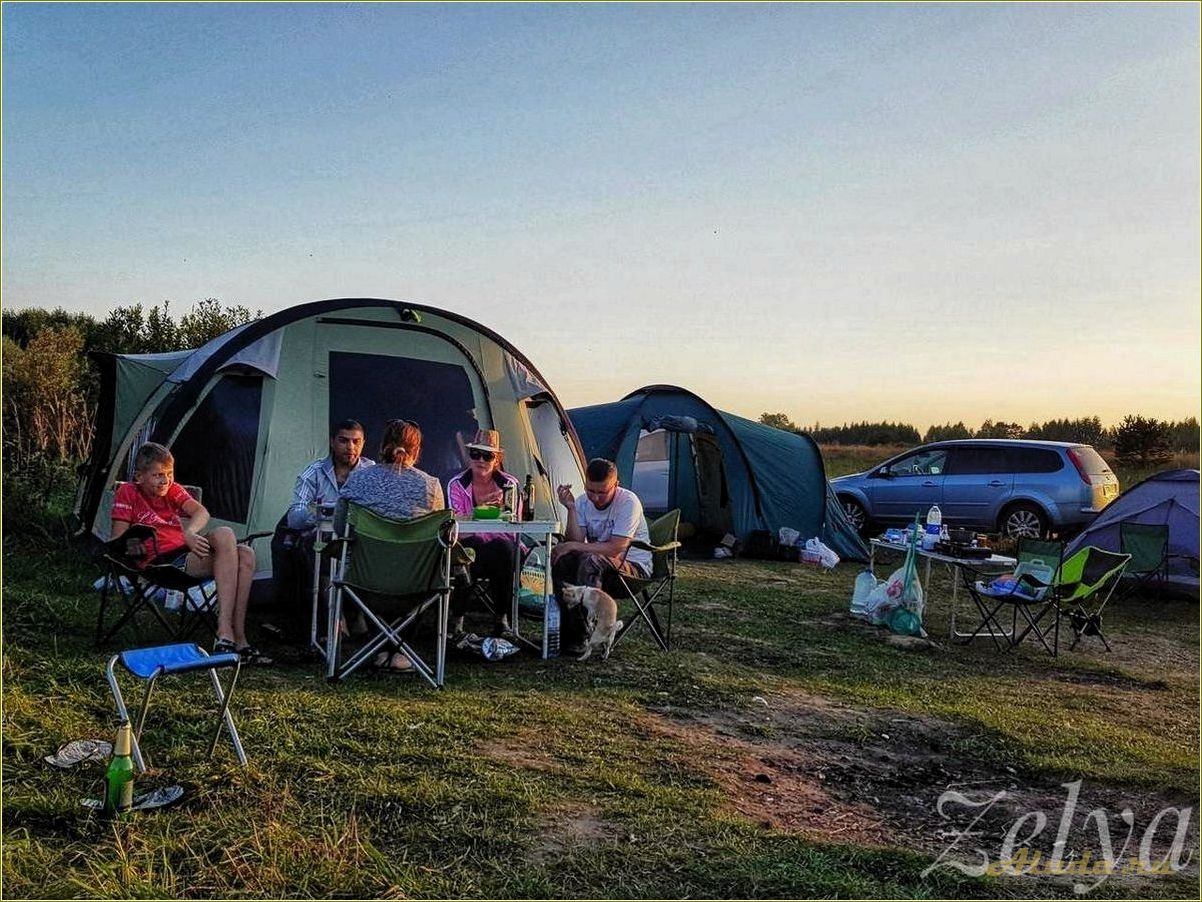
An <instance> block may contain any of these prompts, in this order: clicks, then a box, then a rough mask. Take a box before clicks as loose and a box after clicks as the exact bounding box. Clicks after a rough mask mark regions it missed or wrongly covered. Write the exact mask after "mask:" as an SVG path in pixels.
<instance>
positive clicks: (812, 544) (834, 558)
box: [805, 536, 839, 570]
mask: <svg viewBox="0 0 1202 902" xmlns="http://www.w3.org/2000/svg"><path fill="white" fill-rule="evenodd" d="M805 550H806V551H812V552H814V553H815V554H816V555H818V557H819V559H820V560H821V561H822V566H823V567H826V568H827V569H828V570H829V569H830V568H831V567H834V566H835V565H836V564H837V563H839V555H837V554H835V552H834V551H832V550H831V549H830V548H829V547H828V546H827V545H826V544H825V543H824V542H823V541H822V540H821V539H819V538H818V537H817V536H815V537H814V538H812V539H806V544H805Z"/></svg>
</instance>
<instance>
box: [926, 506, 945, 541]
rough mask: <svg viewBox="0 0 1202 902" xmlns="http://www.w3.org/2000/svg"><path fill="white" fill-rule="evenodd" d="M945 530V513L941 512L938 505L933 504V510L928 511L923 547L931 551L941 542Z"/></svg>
mask: <svg viewBox="0 0 1202 902" xmlns="http://www.w3.org/2000/svg"><path fill="white" fill-rule="evenodd" d="M942 529H943V512H942V511H941V510H939V505H938V504H932V505H931V509H930V510H929V511H927V524H926V530H925V534H924V535H923V537H922V547H923V548H924V549H925V550H927V551H930V550H931V549H932V548H934V547H935V545H936V544H937V543H938V542H939V536H940V533H941V532H942Z"/></svg>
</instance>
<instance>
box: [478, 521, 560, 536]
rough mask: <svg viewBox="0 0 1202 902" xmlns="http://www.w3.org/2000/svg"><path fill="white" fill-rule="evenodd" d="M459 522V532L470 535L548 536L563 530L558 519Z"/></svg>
mask: <svg viewBox="0 0 1202 902" xmlns="http://www.w3.org/2000/svg"><path fill="white" fill-rule="evenodd" d="M455 522H456V523H458V524H459V534H460V535H462V536H470V535H473V534H477V533H482V532H503V533H509V534H511V535H515V536H516V535H527V536H546V535H550V534H552V533H556V532H563V525H562V524H561V523H560V522H559V521H558V520H521V521H518V522H516V523H512V522H510V521H508V520H456V521H455Z"/></svg>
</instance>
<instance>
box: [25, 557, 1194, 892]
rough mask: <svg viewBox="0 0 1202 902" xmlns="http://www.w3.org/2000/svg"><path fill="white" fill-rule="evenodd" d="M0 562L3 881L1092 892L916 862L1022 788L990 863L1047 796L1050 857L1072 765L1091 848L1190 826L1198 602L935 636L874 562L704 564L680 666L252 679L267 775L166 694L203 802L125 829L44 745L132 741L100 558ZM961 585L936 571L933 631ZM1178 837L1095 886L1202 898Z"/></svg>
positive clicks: (302, 670)
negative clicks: (1101, 635)
mask: <svg viewBox="0 0 1202 902" xmlns="http://www.w3.org/2000/svg"><path fill="white" fill-rule="evenodd" d="M4 550H5V554H4V573H3V576H4V621H3V626H4V636H3V638H4V644H3V671H2V672H3V681H4V687H3V703H4V712H3V766H4V768H3V803H4V810H3V839H4V848H3V860H2V863H3V885H2V890H3V896H4V897H5V898H17V897H40V898H61V897H128V898H142V897H190V898H196V897H211V896H223V897H226V896H237V897H246V898H257V897H277V896H299V897H305V896H342V897H377V896H379V897H391V898H401V897H450V896H483V897H544V896H552V897H565V896H566V897H680V896H694V897H719V898H725V897H795V896H820V897H907V898H910V897H914V898H923V897H996V896H1043V897H1072V896H1074V892H1073V889H1072V885H1071V884H1072V879H1071V878H1067V877H1060V878H1052V877H1039V878H1037V877H1009V878H1004V877H1003V878H992V877H980V878H977V877H969V876H965V875H964V874H962V873H960V872H959V871H958V870H956V869H954V868H951V867H948V866H946V865H944V866H941V867H938V868H936V869H934V870H933V871H931V872H930V873H929V874H927V875H926V876H924V875H923V873H924V870H925V869H926V868H927V867H928V866H929V865H931V864H932V862H934V861H935V860H936V859H937V857H938V856H939V855H940V854H941V853H942V852H943V851H944V849H945V847H946V846H947V845H948V844H949V843H950V842H951V841H952V840H951V839H950V838H949V833H948V831H950V830H959V829H965V828H967V827H968V816H967V813H968V809H966V808H957V807H955V806H952V808H950V809H945V813H946V814H947V815H948V816H947V817H946V818H945V817H942V816H941V815H940V813H939V812H938V810H937V803H938V799H939V797H940V794H941V793H943V792H944V791H945V790H948V789H949V788H952V789H956V790H958V791H960V792H963V793H965V794H968V795H971V796H972V797H973V798H978V797H979V798H981V799H982V800H983V799H984V798H987V797H989V796H992V795H993V794H995V793H998V792H1001V791H1005V796H1004V798H1003V799H1002V800H1001V801H999V802H998V803H997V805H995V806H994V807H992V808H991V809H990V810H989V812H988V817H986V818H983V820H982V822H980V823H978V824H976V825H975V827H974V829H975V830H978V831H981V832H980V835H974V836H973V837H972V839H971V841H970V842H969V844H970V845H971V846H974V847H978V846H979V847H980V848H982V849H984V850H987V853H988V854H989V855H990V856H991V857H993V858H997V857H999V855H1000V851H999V850H1000V847H1001V842H1002V837H1003V835H1004V834H1005V832H1006V830H1007V829H1009V828H1010V826H1011V825H1012V824H1013V822H1014V821H1015V820H1016V819H1017V818H1019V817H1021V816H1022V815H1024V814H1026V813H1028V812H1033V811H1043V812H1045V813H1046V816H1047V818H1048V821H1049V826H1048V828H1047V829H1046V830H1045V831H1043V834H1042V835H1041V836H1040V837H1038V838H1037V839H1036V840H1034V841H1033V845H1035V846H1037V847H1040V848H1045V849H1046V848H1048V847H1050V844H1051V842H1052V840H1053V834H1054V833H1055V825H1056V823H1057V822H1058V819H1059V816H1060V815H1059V812H1060V810H1061V808H1062V806H1063V805H1064V800H1065V793H1066V790H1065V789H1064V788H1063V787H1062V786H1061V784H1062V783H1063V782H1065V781H1070V780H1074V779H1080V780H1081V781H1082V784H1081V801H1080V803H1079V806H1078V815H1077V822H1078V823H1077V824H1076V825H1075V826H1074V829H1073V831H1072V834H1071V836H1070V841H1069V849H1070V850H1071V854H1073V855H1078V854H1080V853H1081V852H1082V851H1083V850H1090V849H1093V850H1095V851H1094V853H1093V854H1095V855H1097V854H1098V852H1097V851H1096V850H1097V849H1098V844H1099V840H1098V836H1097V829H1096V826H1085V825H1084V824H1083V823H1082V822H1083V820H1084V812H1086V811H1089V810H1092V809H1094V808H1101V809H1103V810H1105V811H1108V812H1110V817H1109V821H1110V829H1111V832H1112V833H1115V831H1120V828H1123V823H1122V821H1121V820H1120V815H1119V813H1120V812H1121V811H1122V809H1123V808H1124V807H1129V808H1131V810H1132V811H1133V813H1134V820H1135V824H1136V825H1137V827H1138V832H1136V833H1135V834H1134V836H1135V838H1134V839H1132V840H1131V842H1130V849H1129V851H1133V850H1134V849H1135V848H1136V846H1137V845H1138V842H1139V837H1140V836H1141V835H1142V831H1143V830H1144V828H1145V827H1146V826H1147V825H1148V824H1149V823H1150V822H1151V821H1152V819H1153V818H1154V817H1155V815H1156V813H1157V812H1158V811H1160V810H1161V809H1162V808H1164V807H1166V806H1172V805H1176V806H1191V807H1192V809H1193V811H1194V812H1196V805H1197V801H1198V703H1199V696H1198V663H1199V661H1198V639H1199V637H1198V606H1197V603H1196V602H1194V603H1186V602H1180V601H1154V600H1151V599H1138V598H1137V599H1134V600H1131V601H1128V602H1125V603H1123V604H1122V605H1119V606H1117V607H1115V608H1114V609H1113V611H1112V612H1111V613H1110V615H1109V616H1108V619H1107V625H1108V631H1109V633H1110V635H1111V636H1112V638H1113V639H1114V640H1115V643H1114V644H1115V650H1114V653H1113V654H1106V653H1105V652H1104V651H1102V650H1101V646H1100V645H1098V644H1097V643H1096V642H1093V643H1086V644H1085V645H1083V646H1082V647H1081V648H1080V649H1079V650H1078V651H1077V652H1073V653H1066V654H1062V655H1061V657H1060V658H1059V659H1056V660H1053V659H1052V658H1050V657H1048V656H1046V655H1043V654H1042V653H1038V654H1037V653H1036V648H1035V646H1034V645H1030V646H1028V647H1023V648H1020V649H1018V650H1017V651H1015V652H1013V653H1008V654H1005V655H999V654H998V653H996V652H995V651H994V650H993V649H992V646H989V645H985V644H981V643H978V644H976V645H975V646H973V647H964V646H960V645H948V644H947V643H946V642H942V641H940V642H939V643H938V646H937V647H935V648H928V649H926V650H923V651H915V650H908V649H903V648H899V647H896V646H894V645H892V644H890V643H888V642H887V641H886V634H885V633H884V632H883V631H881V630H878V629H875V628H871V627H868V626H866V625H863V624H860V623H858V622H856V621H853V620H851V619H849V618H848V617H847V616H846V615H845V614H844V613H843V612H844V611H845V610H846V607H847V599H848V597H849V595H850V591H851V584H852V581H853V579H854V576H855V574H856V572H857V567H856V566H855V565H851V564H845V565H840V566H839V567H838V568H836V569H835V570H833V571H830V572H827V571H822V570H818V569H813V568H809V567H805V566H801V565H797V564H784V563H781V564H773V563H761V562H752V561H691V562H685V563H684V564H683V565H682V567H681V575H680V579H679V583H678V594H677V615H676V620H675V624H674V636H675V639H676V648H675V649H674V650H673V652H672V653H670V654H666V655H665V654H659V653H657V652H656V650H655V646H654V645H653V644H652V643H651V642H650V641H649V640H648V639H647V638H646V637H645V636H643V635H641V634H638V633H635V632H632V633H631V635H630V637H629V639H628V641H625V642H623V643H622V644H621V645H619V646H618V648H617V649H616V650H615V652H614V656H613V658H612V659H611V660H610V661H609V662H607V663H603V662H600V661H597V660H593V661H589V662H585V663H576V662H575V661H563V660H555V661H550V662H543V661H539V660H535V659H533V658H524V659H523V658H519V659H517V660H511V661H506V662H501V663H495V664H486V663H484V662H483V661H480V660H474V661H456V662H452V664H451V665H450V666H449V671H448V685H447V688H446V689H445V690H444V691H442V692H434V691H432V690H430V689H428V688H424V687H423V686H422V685H420V684H419V683H418V682H417V681H416V680H415V679H414V678H412V677H398V676H393V675H387V674H375V673H368V674H363V675H362V676H356V677H353V678H351V679H349V680H347V681H345V682H343V683H342V684H339V685H337V686H328V685H327V684H326V683H325V682H324V681H323V680H322V679H320V678H319V676H318V674H317V670H316V667H315V666H313V665H295V666H290V667H280V668H276V669H272V670H255V671H250V672H247V673H246V674H245V675H244V678H243V684H242V686H241V687H240V689H239V693H238V697H237V699H236V702H235V709H236V714H237V717H238V722H239V726H240V729H241V732H242V735H243V738H244V741H245V743H246V746H247V749H248V751H249V754H250V756H251V763H250V767H249V768H248V769H246V770H242V769H240V768H238V767H236V766H235V765H234V764H233V763H232V761H233V759H232V754H231V753H230V750H229V748H228V746H219V748H218V753H217V755H216V757H215V758H214V759H213V760H212V761H207V760H206V759H205V757H204V749H205V748H206V747H207V741H206V739H205V736H206V734H207V730H208V729H209V720H208V715H209V713H210V711H211V701H212V699H211V695H208V694H207V692H202V691H200V690H201V689H202V688H203V686H201V685H200V683H199V681H189V680H182V681H181V680H177V681H176V683H175V685H171V686H164V687H163V688H162V689H161V690H160V691H159V693H158V697H157V701H156V703H155V705H154V707H153V708H152V715H151V719H150V721H149V723H148V726H147V733H146V748H147V751H148V752H149V753H150V754H151V756H152V759H153V762H154V764H156V765H157V766H158V768H159V769H158V770H156V771H155V772H154V773H153V774H152V775H150V776H149V777H148V778H147V779H146V780H145V785H161V784H165V783H170V782H178V783H180V784H181V785H183V786H184V787H185V789H186V791H187V794H186V797H185V799H184V801H183V802H182V803H181V804H179V805H178V806H176V807H174V808H171V809H167V810H164V811H161V812H158V813H154V814H146V815H141V816H133V817H127V818H124V819H122V820H121V821H118V822H116V823H112V822H106V821H103V820H101V819H100V818H99V817H98V816H96V815H94V814H90V813H88V812H86V811H85V809H83V808H81V807H80V804H79V802H80V799H81V798H83V797H85V796H95V795H97V794H98V793H99V788H100V778H101V768H100V766H99V765H91V766H83V767H81V768H78V769H75V770H69V771H58V770H55V769H53V768H51V767H49V766H47V765H45V764H43V763H42V761H41V758H42V756H43V755H47V754H50V753H52V752H53V751H54V750H55V749H56V748H57V747H58V746H59V745H61V744H62V743H65V742H67V741H69V740H71V739H76V738H83V737H111V735H112V733H113V732H114V728H115V723H116V721H115V717H114V714H113V711H112V706H111V701H110V699H109V697H108V693H107V688H106V686H105V683H104V679H103V666H104V663H105V655H104V654H103V653H102V652H99V651H97V650H95V649H94V648H92V647H91V645H90V642H89V638H90V633H91V628H92V623H93V618H94V616H95V613H94V612H95V595H94V593H93V592H92V591H91V590H90V588H88V587H89V585H90V583H91V581H92V579H93V578H94V575H95V574H94V573H93V571H92V570H91V567H90V565H89V564H88V563H87V562H86V561H84V560H81V558H80V556H79V555H77V554H75V553H71V552H66V551H54V550H48V549H47V548H45V547H28V546H19V545H15V544H12V543H10V542H9V541H6V543H5V549H4ZM878 572H880V569H879V568H878ZM949 592H950V586H949V584H948V582H947V580H946V577H944V576H942V575H939V574H936V577H935V583H934V585H933V587H932V589H931V597H930V607H929V610H928V622H927V627H928V629H929V630H930V632H931V634H932V635H933V636H934V637H935V638H936V639H940V638H941V637H942V636H943V635H944V634H945V632H946V626H947V614H948V611H947V599H948V595H949ZM1168 823H1169V824H1171V823H1172V818H1170V819H1169V822H1168ZM1029 826H1030V825H1029V823H1028V828H1029ZM1123 829H1125V828H1123ZM1024 832H1025V830H1024ZM1171 833H1172V828H1171V827H1170V826H1168V825H1166V826H1163V827H1162V828H1161V830H1160V831H1159V832H1158V834H1157V842H1156V844H1155V848H1154V851H1155V854H1156V856H1157V857H1159V856H1160V855H1162V854H1165V853H1164V846H1165V843H1166V842H1167V840H1168V839H1169V838H1171ZM1122 836H1123V833H1122V832H1121V831H1120V832H1118V833H1116V834H1115V846H1116V848H1117V847H1119V846H1121V844H1122V842H1121V841H1122ZM1186 846H1187V848H1188V849H1191V850H1193V858H1192V863H1191V864H1190V866H1189V867H1188V868H1187V869H1186V870H1185V871H1183V872H1181V873H1178V874H1170V875H1163V876H1145V877H1138V878H1134V877H1119V876H1113V877H1110V878H1109V879H1107V880H1106V881H1104V882H1102V883H1101V885H1100V886H1097V887H1096V888H1093V889H1092V890H1091V892H1090V894H1091V895H1094V896H1099V897H1109V896H1124V897H1125V896H1140V897H1170V896H1171V897H1192V898H1196V897H1197V892H1198V869H1197V861H1198V855H1197V848H1198V831H1197V820H1196V817H1194V818H1193V819H1192V820H1191V821H1190V822H1189V828H1188V836H1187V842H1186ZM952 857H953V858H956V859H958V860H961V861H975V860H976V856H975V855H974V854H973V853H972V851H971V849H968V848H965V849H964V850H963V851H961V852H957V853H955V855H953V856H952ZM1076 879H1083V878H1076ZM1097 879H1098V878H1097V877H1093V878H1089V879H1088V880H1087V883H1089V884H1093V883H1094V882H1095V881H1096V880H1097Z"/></svg>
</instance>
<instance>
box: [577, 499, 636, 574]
mask: <svg viewBox="0 0 1202 902" xmlns="http://www.w3.org/2000/svg"><path fill="white" fill-rule="evenodd" d="M576 523H577V524H578V525H579V526H581V527H582V528H583V529H584V532H585V535H586V537H587V539H588V541H589V542H608V541H609V539H610V537H611V536H624V537H626V538H628V539H634V540H636V541H639V542H647V543H648V544H650V541H651V536H650V534H649V533H648V532H647V521H646V520H644V519H643V503H642V502H641V501H639V496H638V495H636V494H635V493H634V492H632V491H630V490H629V489H624V488H622V487H621V486H618V490H617V494H616V495H614V500H613V501H611V502H610V503H609V507H607V508H606V509H605V510H603V511H602V510H597V508H596V507H594V506H593V502H591V501H589V500H588V495H581V496H580V497H579V498H577V499H576ZM626 560H627V561H629V562H630V563H632V564H637V565H638V566H639V567H640V568H641V569H642V571H643V575H644V576H646V575H649V574H650V573H651V552H650V551H644V550H643V549H642V548H631V549H630V550H629V553H627V555H626Z"/></svg>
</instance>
